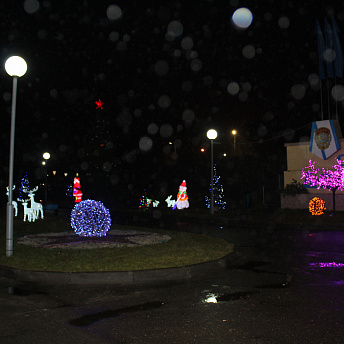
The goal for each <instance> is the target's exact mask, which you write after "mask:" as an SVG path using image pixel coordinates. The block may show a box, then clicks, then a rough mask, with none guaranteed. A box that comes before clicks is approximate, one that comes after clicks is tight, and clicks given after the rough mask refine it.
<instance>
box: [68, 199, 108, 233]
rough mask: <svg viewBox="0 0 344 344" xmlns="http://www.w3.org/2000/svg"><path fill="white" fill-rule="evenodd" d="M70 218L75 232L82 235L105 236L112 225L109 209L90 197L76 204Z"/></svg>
mask: <svg viewBox="0 0 344 344" xmlns="http://www.w3.org/2000/svg"><path fill="white" fill-rule="evenodd" d="M70 218H71V226H72V228H73V229H74V232H75V233H76V234H78V235H79V236H82V237H104V236H106V233H107V231H108V230H109V228H110V226H111V216H110V212H109V210H108V209H107V208H105V207H104V205H103V203H102V202H99V201H93V200H90V199H88V200H85V201H81V202H80V203H78V204H76V205H75V207H74V208H73V210H72V213H71V216H70Z"/></svg>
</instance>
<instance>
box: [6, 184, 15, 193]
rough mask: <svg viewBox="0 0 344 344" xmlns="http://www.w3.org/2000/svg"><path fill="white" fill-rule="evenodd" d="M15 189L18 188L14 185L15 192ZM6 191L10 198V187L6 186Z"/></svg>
mask: <svg viewBox="0 0 344 344" xmlns="http://www.w3.org/2000/svg"><path fill="white" fill-rule="evenodd" d="M15 188H16V186H15V185H13V187H12V190H14V189H15ZM6 190H7V192H6V195H7V196H8V193H9V192H10V188H9V186H6Z"/></svg>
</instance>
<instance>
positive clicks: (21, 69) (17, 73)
mask: <svg viewBox="0 0 344 344" xmlns="http://www.w3.org/2000/svg"><path fill="white" fill-rule="evenodd" d="M5 70H6V72H7V74H8V75H10V76H12V77H13V88H12V110H11V132H10V159H9V169H8V175H9V177H8V201H7V214H6V216H7V218H6V257H10V256H12V254H13V205H12V201H13V165H14V136H15V123H16V102H17V84H18V78H19V77H21V76H23V75H24V74H25V73H26V71H27V65H26V62H25V60H24V59H23V58H21V57H19V56H12V57H10V58H9V59H7V61H6V63H5Z"/></svg>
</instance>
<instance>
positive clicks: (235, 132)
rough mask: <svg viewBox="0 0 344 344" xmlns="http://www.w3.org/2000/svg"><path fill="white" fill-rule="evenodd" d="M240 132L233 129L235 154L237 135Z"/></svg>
mask: <svg viewBox="0 0 344 344" xmlns="http://www.w3.org/2000/svg"><path fill="white" fill-rule="evenodd" d="M237 134H238V132H237V131H236V130H235V129H233V130H232V135H233V139H234V156H235V149H236V136H237Z"/></svg>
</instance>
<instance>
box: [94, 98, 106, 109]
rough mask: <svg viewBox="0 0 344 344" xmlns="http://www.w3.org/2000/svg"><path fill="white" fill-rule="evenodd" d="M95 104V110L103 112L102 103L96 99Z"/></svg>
mask: <svg viewBox="0 0 344 344" xmlns="http://www.w3.org/2000/svg"><path fill="white" fill-rule="evenodd" d="M95 103H96V105H97V107H96V110H97V109H101V110H103V105H104V103H103V102H102V101H101V100H100V99H98V100H97V101H96V102H95Z"/></svg>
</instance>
